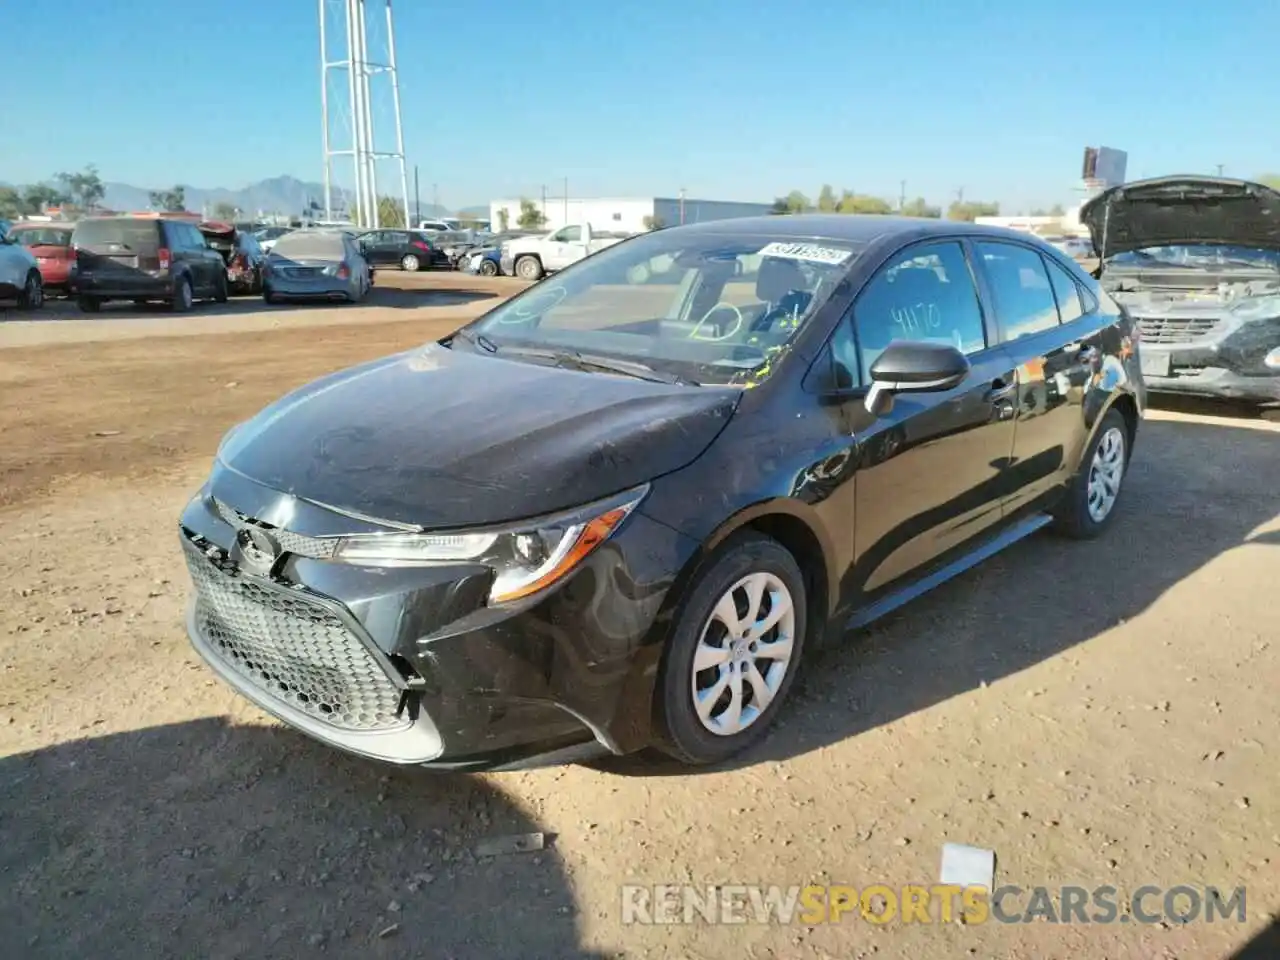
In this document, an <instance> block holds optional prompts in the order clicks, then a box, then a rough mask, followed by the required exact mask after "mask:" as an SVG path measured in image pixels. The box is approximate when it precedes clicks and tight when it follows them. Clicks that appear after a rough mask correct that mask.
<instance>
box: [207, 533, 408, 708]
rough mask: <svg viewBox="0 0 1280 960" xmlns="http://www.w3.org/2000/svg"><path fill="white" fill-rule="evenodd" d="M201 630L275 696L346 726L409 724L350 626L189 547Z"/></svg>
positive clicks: (395, 690) (396, 691) (213, 648)
mask: <svg viewBox="0 0 1280 960" xmlns="http://www.w3.org/2000/svg"><path fill="white" fill-rule="evenodd" d="M187 566H188V567H189V569H190V571H191V579H192V582H193V583H194V585H195V590H196V608H195V628H196V630H197V631H198V633H199V635H200V638H201V639H202V640H203V641H204V643H205V644H206V645H207V647H208V648H209V650H210V652H211V653H213V654H214V655H216V656H218V657H219V658H220V659H221V660H222V661H223V663H225V664H226V665H227V666H229V667H230V668H231V669H232V670H233V671H235V673H237V674H239V675H240V676H241V677H243V678H244V679H245V681H246V682H248V683H250V684H252V685H253V686H254V687H256V688H257V689H259V690H261V691H262V692H263V693H265V694H267V695H269V696H270V697H272V698H274V699H276V700H279V701H281V702H282V703H284V704H287V705H288V706H290V707H293V708H294V709H296V710H300V711H302V712H304V713H306V714H307V715H309V716H311V717H314V718H315V719H316V720H318V721H320V722H322V723H325V724H328V725H329V726H332V727H337V728H340V729H344V730H368V731H374V730H379V731H381V730H395V729H400V728H403V727H407V726H409V723H410V721H409V717H408V715H407V714H406V713H403V712H401V711H400V710H399V707H400V701H401V691H400V688H399V687H397V686H396V685H395V684H394V683H393V682H392V681H391V679H390V677H388V676H387V673H386V671H384V670H383V669H382V667H381V666H380V665H379V664H378V662H377V660H375V659H374V657H373V654H372V653H370V651H369V649H368V648H367V647H366V646H365V645H364V644H363V643H362V642H361V641H360V639H359V638H358V637H356V636H355V635H354V634H353V633H352V632H351V631H350V630H348V629H347V627H346V625H345V624H343V622H342V621H341V620H340V619H338V617H336V616H334V615H333V614H332V613H330V612H329V611H328V610H325V609H324V608H323V607H321V606H319V605H317V604H314V603H312V602H310V601H309V600H307V599H306V598H304V597H291V596H287V595H285V594H282V593H279V592H277V591H275V590H270V589H268V588H266V587H263V586H260V585H259V584H256V583H254V582H252V581H250V580H246V579H243V578H241V577H238V576H235V575H233V574H230V573H226V572H224V571H222V570H220V569H218V568H217V567H215V566H214V565H213V564H212V563H210V562H209V561H208V560H206V559H204V558H203V557H200V556H198V555H193V554H192V553H191V551H187Z"/></svg>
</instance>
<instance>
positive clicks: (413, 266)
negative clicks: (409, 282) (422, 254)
mask: <svg viewBox="0 0 1280 960" xmlns="http://www.w3.org/2000/svg"><path fill="white" fill-rule="evenodd" d="M400 269H401V270H405V271H407V272H409V273H417V272H418V271H419V270H421V269H422V261H421V260H419V259H418V258H417V257H416V256H414V255H413V254H412V253H406V254H405V255H404V256H403V257H401V258H400Z"/></svg>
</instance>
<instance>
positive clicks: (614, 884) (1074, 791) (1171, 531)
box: [0, 276, 1280, 960]
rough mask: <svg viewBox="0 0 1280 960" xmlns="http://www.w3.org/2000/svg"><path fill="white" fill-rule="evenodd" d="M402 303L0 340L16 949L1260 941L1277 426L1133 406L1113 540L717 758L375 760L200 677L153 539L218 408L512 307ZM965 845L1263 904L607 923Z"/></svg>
mask: <svg viewBox="0 0 1280 960" xmlns="http://www.w3.org/2000/svg"><path fill="white" fill-rule="evenodd" d="M388 285H394V286H397V287H400V288H401V289H383V290H380V291H379V292H378V295H377V298H376V300H375V301H374V302H373V303H372V305H370V306H367V307H360V308H320V309H303V310H294V311H290V310H283V311H264V310H261V309H259V308H257V306H256V305H254V304H251V303H249V302H239V303H233V304H231V305H229V306H228V307H227V308H222V309H215V310H209V309H200V310H197V312H196V313H193V314H192V315H190V316H189V317H183V318H171V317H169V316H167V315H164V314H155V315H152V314H145V313H144V314H142V315H125V314H123V313H118V314H117V313H112V312H107V313H104V314H103V315H102V316H101V318H98V319H93V320H84V319H82V318H79V317H76V316H75V315H74V314H73V313H59V312H58V311H59V308H58V307H56V306H55V308H54V309H53V310H51V318H50V319H46V320H41V321H36V322H30V321H28V322H10V323H3V324H0V398H3V403H0V438H2V439H0V542H2V543H3V544H4V550H3V551H0V597H2V598H3V602H0V665H2V667H0V837H2V838H3V841H2V842H0V931H3V935H2V936H0V957H5V958H8V957H15V958H44V957H50V958H53V957H58V958H62V957H66V958H71V957H76V958H81V957H94V958H99V957H101V958H116V957H119V958H129V960H136V958H144V957H145V958H151V957H202V958H203V957H210V958H232V957H240V958H254V960H256V958H266V957H304V956H306V957H309V956H334V957H362V958H363V957H370V958H378V957H395V958H400V957H406V958H407V957H414V958H417V957H433V958H434V957H457V958H462V957H476V958H500V957H513V958H548V960H551V958H567V957H578V956H585V957H615V956H626V957H639V956H652V957H666V956H670V957H681V958H719V957H729V956H741V957H748V958H764V957H777V958H788V960H789V958H809V957H812V958H842V960H844V958H854V957H869V956H876V957H903V958H913V960H914V958H919V960H928V958H935V957H938V958H941V957H952V956H976V957H986V958H1028V960H1033V958H1034V960H1044V958H1071V960H1078V958H1083V957H1122V956H1128V957H1142V958H1157V957H1161V958H1163V957H1177V958H1184V960H1185V958H1223V957H1227V956H1229V955H1231V954H1232V953H1233V951H1235V950H1238V949H1239V948H1241V947H1242V946H1244V945H1245V944H1246V943H1247V942H1248V941H1250V940H1251V939H1254V945H1255V950H1259V951H1263V952H1258V953H1257V954H1256V955H1257V956H1259V957H1264V956H1270V957H1274V956H1277V955H1280V953H1276V952H1265V951H1266V949H1267V948H1265V947H1263V946H1262V942H1261V941H1260V940H1257V939H1255V938H1257V937H1259V936H1261V935H1263V931H1264V930H1265V929H1266V928H1267V927H1268V926H1269V925H1272V924H1274V923H1275V917H1276V916H1277V915H1278V914H1277V911H1280V870H1278V869H1277V864H1280V719H1277V711H1276V691H1277V690H1280V603H1277V602H1276V599H1275V598H1276V592H1277V584H1278V583H1280V549H1277V548H1280V516H1278V514H1280V499H1278V498H1277V495H1276V492H1275V489H1276V488H1275V483H1276V477H1277V468H1278V467H1280V425H1276V424H1270V423H1265V422H1262V421H1260V420H1257V419H1251V418H1247V417H1245V416H1243V415H1241V414H1240V413H1239V411H1222V410H1218V409H1216V408H1206V407H1201V406H1196V407H1186V406H1183V407H1181V408H1179V409H1176V410H1160V411H1156V412H1154V413H1153V414H1152V415H1151V416H1150V418H1149V419H1148V420H1147V422H1146V423H1145V424H1144V426H1143V429H1142V432H1141V436H1140V440H1139V446H1138V449H1137V453H1136V457H1135V461H1134V464H1133V468H1132V471H1131V473H1130V476H1129V480H1128V486H1127V489H1126V493H1125V498H1124V500H1123V501H1122V504H1121V507H1120V510H1121V515H1120V516H1118V517H1117V522H1116V524H1115V526H1114V527H1113V528H1112V529H1111V530H1110V531H1109V533H1108V534H1107V535H1106V536H1105V538H1104V539H1102V540H1100V541H1098V542H1096V543H1092V544H1074V543H1065V542H1062V541H1060V540H1057V539H1055V538H1053V537H1052V536H1048V535H1045V536H1037V537H1034V538H1032V539H1031V540H1030V541H1027V542H1024V543H1022V544H1021V545H1019V546H1017V547H1015V548H1013V549H1011V550H1009V551H1007V552H1006V553H1004V554H1003V555H1001V556H999V557H996V558H995V559H993V560H991V561H989V562H987V563H986V564H984V565H983V566H981V567H980V568H979V569H977V570H975V571H973V572H971V573H969V574H967V575H965V576H963V577H961V578H960V579H958V580H956V581H953V582H952V583H950V584H948V585H946V586H944V587H943V588H941V589H939V590H938V591H936V592H935V593H933V594H932V595H930V596H928V597H925V598H923V599H922V600H920V601H918V602H916V603H915V604H913V605H912V606H910V607H909V608H907V609H905V610H903V611H901V612H900V613H899V614H897V615H895V616H894V617H892V618H891V619H889V620H888V621H886V622H883V623H881V624H880V625H878V626H876V627H875V628H873V629H871V630H869V631H866V632H864V633H863V634H860V635H857V636H851V637H850V640H849V643H848V644H847V646H846V647H845V648H844V649H837V650H834V651H832V652H830V653H829V654H827V655H825V656H824V657H823V658H822V659H820V660H817V661H815V662H814V664H812V665H811V667H810V668H809V671H808V673H807V674H805V675H804V677H803V680H802V683H801V684H800V685H799V687H798V688H797V692H796V694H795V696H794V698H793V700H792V702H791V704H790V706H789V709H787V710H786V711H785V713H784V715H783V716H782V717H781V718H780V723H779V726H778V727H777V728H776V730H775V731H774V732H773V733H772V734H771V735H770V737H769V738H768V739H767V740H766V741H765V743H764V744H763V745H762V746H761V747H760V748H758V749H757V750H755V751H753V752H752V753H751V754H749V755H748V756H746V757H745V758H743V759H742V760H741V761H739V762H737V763H734V764H733V765H732V766H731V767H730V768H727V769H721V770H716V771H711V772H705V773H696V774H690V773H687V772H684V771H679V770H673V769H671V768H670V767H669V766H666V765H662V764H656V765H655V764H653V763H650V762H641V761H638V760H634V759H627V760H625V761H612V762H608V763H601V764H598V765H594V766H591V767H582V766H578V767H567V768H558V769H549V770H537V771H530V772H526V773H511V774H496V775H487V776H463V775H446V774H432V773H429V772H423V771H400V770H394V769H386V768H383V767H380V766H377V765H375V764H373V763H370V762H365V761H361V760H358V759H353V758H350V757H347V756H344V755H341V754H339V753H336V752H335V751H332V750H330V749H327V748H325V747H323V746H320V745H318V744H315V743H312V742H310V741H309V740H306V739H304V738H303V737H301V736H300V735H297V734H294V733H293V732H291V731H289V730H287V729H285V728H282V727H280V726H279V725H277V724H275V723H274V722H273V721H270V720H269V719H268V718H266V717H265V716H264V715H263V714H261V713H259V712H258V711H257V710H256V709H254V708H252V707H250V706H248V705H247V704H246V703H245V702H244V701H243V700H241V699H240V698H239V697H238V696H236V695H235V694H233V693H232V692H231V691H230V690H229V689H228V688H226V687H225V686H224V685H223V684H221V683H220V682H217V681H215V680H214V678H213V675H212V674H211V672H210V671H209V670H208V669H207V668H206V667H204V666H203V665H202V664H201V663H200V662H199V661H198V659H197V658H196V656H195V655H194V653H193V652H192V651H191V649H190V648H189V646H188V643H187V640H186V638H185V635H184V633H183V629H182V626H181V615H182V610H183V605H184V601H185V596H186V590H187V585H186V580H185V573H184V571H183V569H182V567H181V563H180V558H179V552H178V545H177V539H176V535H175V532H174V527H173V525H174V522H175V519H176V517H177V514H178V512H179V510H180V509H181V507H182V505H183V504H184V502H185V500H186V498H187V497H188V496H189V495H190V494H191V492H192V491H193V489H194V488H195V487H196V485H197V484H198V483H199V482H200V480H201V478H202V476H203V475H204V473H205V471H206V470H207V469H208V466H209V462H210V457H211V455H212V453H213V450H214V448H215V446H216V443H217V440H218V438H219V437H220V435H221V434H222V433H223V432H224V431H225V430H226V429H227V428H228V427H230V426H231V425H232V424H233V423H235V422H237V421H238V420H240V419H243V418H244V417H246V416H248V415H250V414H252V413H253V412H254V411H255V410H256V409H258V408H259V407H261V406H262V405H263V404H264V403H266V402H267V401H269V400H271V399H274V398H275V397H277V396H279V395H280V394H281V393H283V392H285V391H286V390H288V389H290V388H292V387H293V386H295V385H298V384H301V383H303V382H305V381H307V380H309V379H311V378H313V377H315V376H317V375H319V374H321V373H324V372H326V371H329V370H332V369H335V368H339V367H342V366H347V365H350V364H352V363H355V362H357V361H360V360H363V359H366V358H371V357H374V356H378V355H382V354H385V353H388V352H391V351H394V350H398V349H401V348H404V347H409V346H412V345H414V344H416V343H420V342H423V341H425V340H427V339H430V338H434V337H438V336H440V335H442V334H443V333H444V332H446V331H447V330H448V329H450V328H452V327H453V326H455V325H456V324H458V323H459V322H461V321H463V320H464V319H466V318H467V317H469V316H472V315H474V314H475V313H476V312H477V311H478V310H480V309H483V308H484V307H485V306H486V304H488V303H493V302H496V300H494V299H493V297H494V296H500V295H502V294H503V293H504V292H506V291H509V290H512V289H515V286H514V285H513V284H512V283H511V282H509V281H508V282H506V283H504V282H503V281H491V282H485V281H478V280H474V279H462V278H456V277H446V278H441V277H435V276H427V277H414V278H392V279H391V280H389V281H388ZM1223 414H1226V415H1223ZM535 831H537V832H542V833H543V834H544V835H545V836H546V848H545V849H543V850H541V851H539V852H529V853H517V854H510V855H499V856H494V857H488V856H480V855H477V853H476V850H475V844H476V843H478V842H480V841H483V840H485V839H487V838H492V837H501V836H506V835H510V834H523V833H529V832H535ZM948 841H951V842H961V843H971V844H976V845H979V846H982V847H987V848H990V849H994V850H995V851H996V853H997V857H998V864H997V883H998V884H1015V885H1018V886H1020V887H1023V888H1025V889H1028V890H1029V889H1030V888H1032V887H1036V886H1044V887H1049V888H1052V889H1053V890H1055V891H1056V890H1057V889H1058V888H1060V887H1062V886H1064V885H1072V886H1081V887H1086V888H1095V887H1098V886H1100V885H1105V884H1111V885H1114V886H1116V887H1118V888H1119V889H1120V890H1121V891H1122V892H1133V891H1134V890H1136V889H1137V888H1138V887H1140V886H1142V885H1144V884H1154V885H1158V886H1161V887H1164V888H1169V887H1172V886H1175V885H1178V884H1187V885H1190V886H1193V887H1196V888H1199V889H1200V890H1203V889H1204V888H1205V887H1206V886H1216V887H1218V888H1220V889H1224V890H1230V889H1232V888H1235V887H1238V886H1244V887H1245V888H1246V889H1247V900H1246V903H1247V916H1248V919H1247V921H1246V922H1245V923H1243V924H1241V923H1238V922H1236V921H1235V920H1234V919H1232V920H1229V921H1224V920H1222V919H1221V918H1219V919H1217V920H1215V921H1214V922H1212V923H1209V922H1195V923H1189V924H1186V925H1181V924H1178V923H1177V922H1176V921H1166V922H1163V923H1153V924H1139V923H1137V922H1124V921H1117V922H1116V923H1112V924H1087V925H1086V924H1079V923H1076V924H1072V925H1060V924H1054V923H1050V922H1046V921H1043V920H1040V921H1036V922H1030V923H1018V924H1005V923H997V922H994V921H991V922H988V923H985V924H981V925H972V924H971V925H962V924H959V923H955V922H952V923H937V924H928V925H924V924H904V923H900V922H890V923H887V924H884V925H876V924H872V923H870V922H867V921H866V920H864V919H862V918H860V917H857V916H856V914H850V915H848V916H846V917H845V918H844V919H843V920H842V922H840V923H838V924H815V925H810V926H805V925H802V924H800V923H794V924H791V925H782V924H777V923H771V924H756V923H748V924H746V925H728V926H725V925H722V926H713V925H708V924H705V923H694V924H675V925H652V926H645V925H627V924H624V922H623V911H622V893H621V892H620V888H621V885H623V884H664V883H693V884H696V885H698V886H700V887H705V886H707V885H725V884H766V885H768V884H777V885H781V886H789V885H793V884H798V885H803V884H808V883H841V884H850V885H853V886H854V887H856V888H858V889H861V888H863V887H865V886H866V885H868V884H872V883H883V884H886V885H888V886H889V887H890V888H894V889H899V888H901V887H902V886H903V885H905V884H921V885H926V886H927V885H929V884H932V883H936V882H937V880H938V870H939V857H940V851H941V847H942V844H943V843H944V842H948ZM1159 902H1160V901H1159V898H1158V897H1157V898H1155V900H1153V901H1151V902H1150V903H1149V904H1148V908H1151V907H1152V906H1158V904H1159ZM1025 906H1026V903H1025V899H1024V900H1023V901H1022V902H1021V904H1020V907H1021V908H1025ZM1010 909H1015V910H1016V909H1019V905H1015V906H1013V907H1011V908H1010ZM1277 929H1280V928H1277V927H1275V926H1272V933H1273V934H1274V933H1275V932H1276V930H1277ZM1278 949H1280V948H1278Z"/></svg>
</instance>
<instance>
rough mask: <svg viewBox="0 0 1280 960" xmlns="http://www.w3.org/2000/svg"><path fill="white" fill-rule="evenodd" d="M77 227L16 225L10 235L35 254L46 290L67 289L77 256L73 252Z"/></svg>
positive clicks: (47, 224)
mask: <svg viewBox="0 0 1280 960" xmlns="http://www.w3.org/2000/svg"><path fill="white" fill-rule="evenodd" d="M74 229H75V224H74V223H15V224H14V225H13V228H12V229H11V230H10V231H9V235H10V236H11V237H13V238H14V239H15V240H17V241H18V242H19V243H20V244H22V245H23V246H24V247H26V248H27V249H28V250H30V251H31V253H32V256H34V257H35V258H36V265H37V266H38V267H39V269H40V278H41V279H42V280H43V281H44V288H45V290H61V291H63V292H65V291H66V289H67V275H68V273H69V272H70V271H71V262H72V261H73V260H75V254H74V253H73V252H72V250H71V231H72V230H74Z"/></svg>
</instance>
